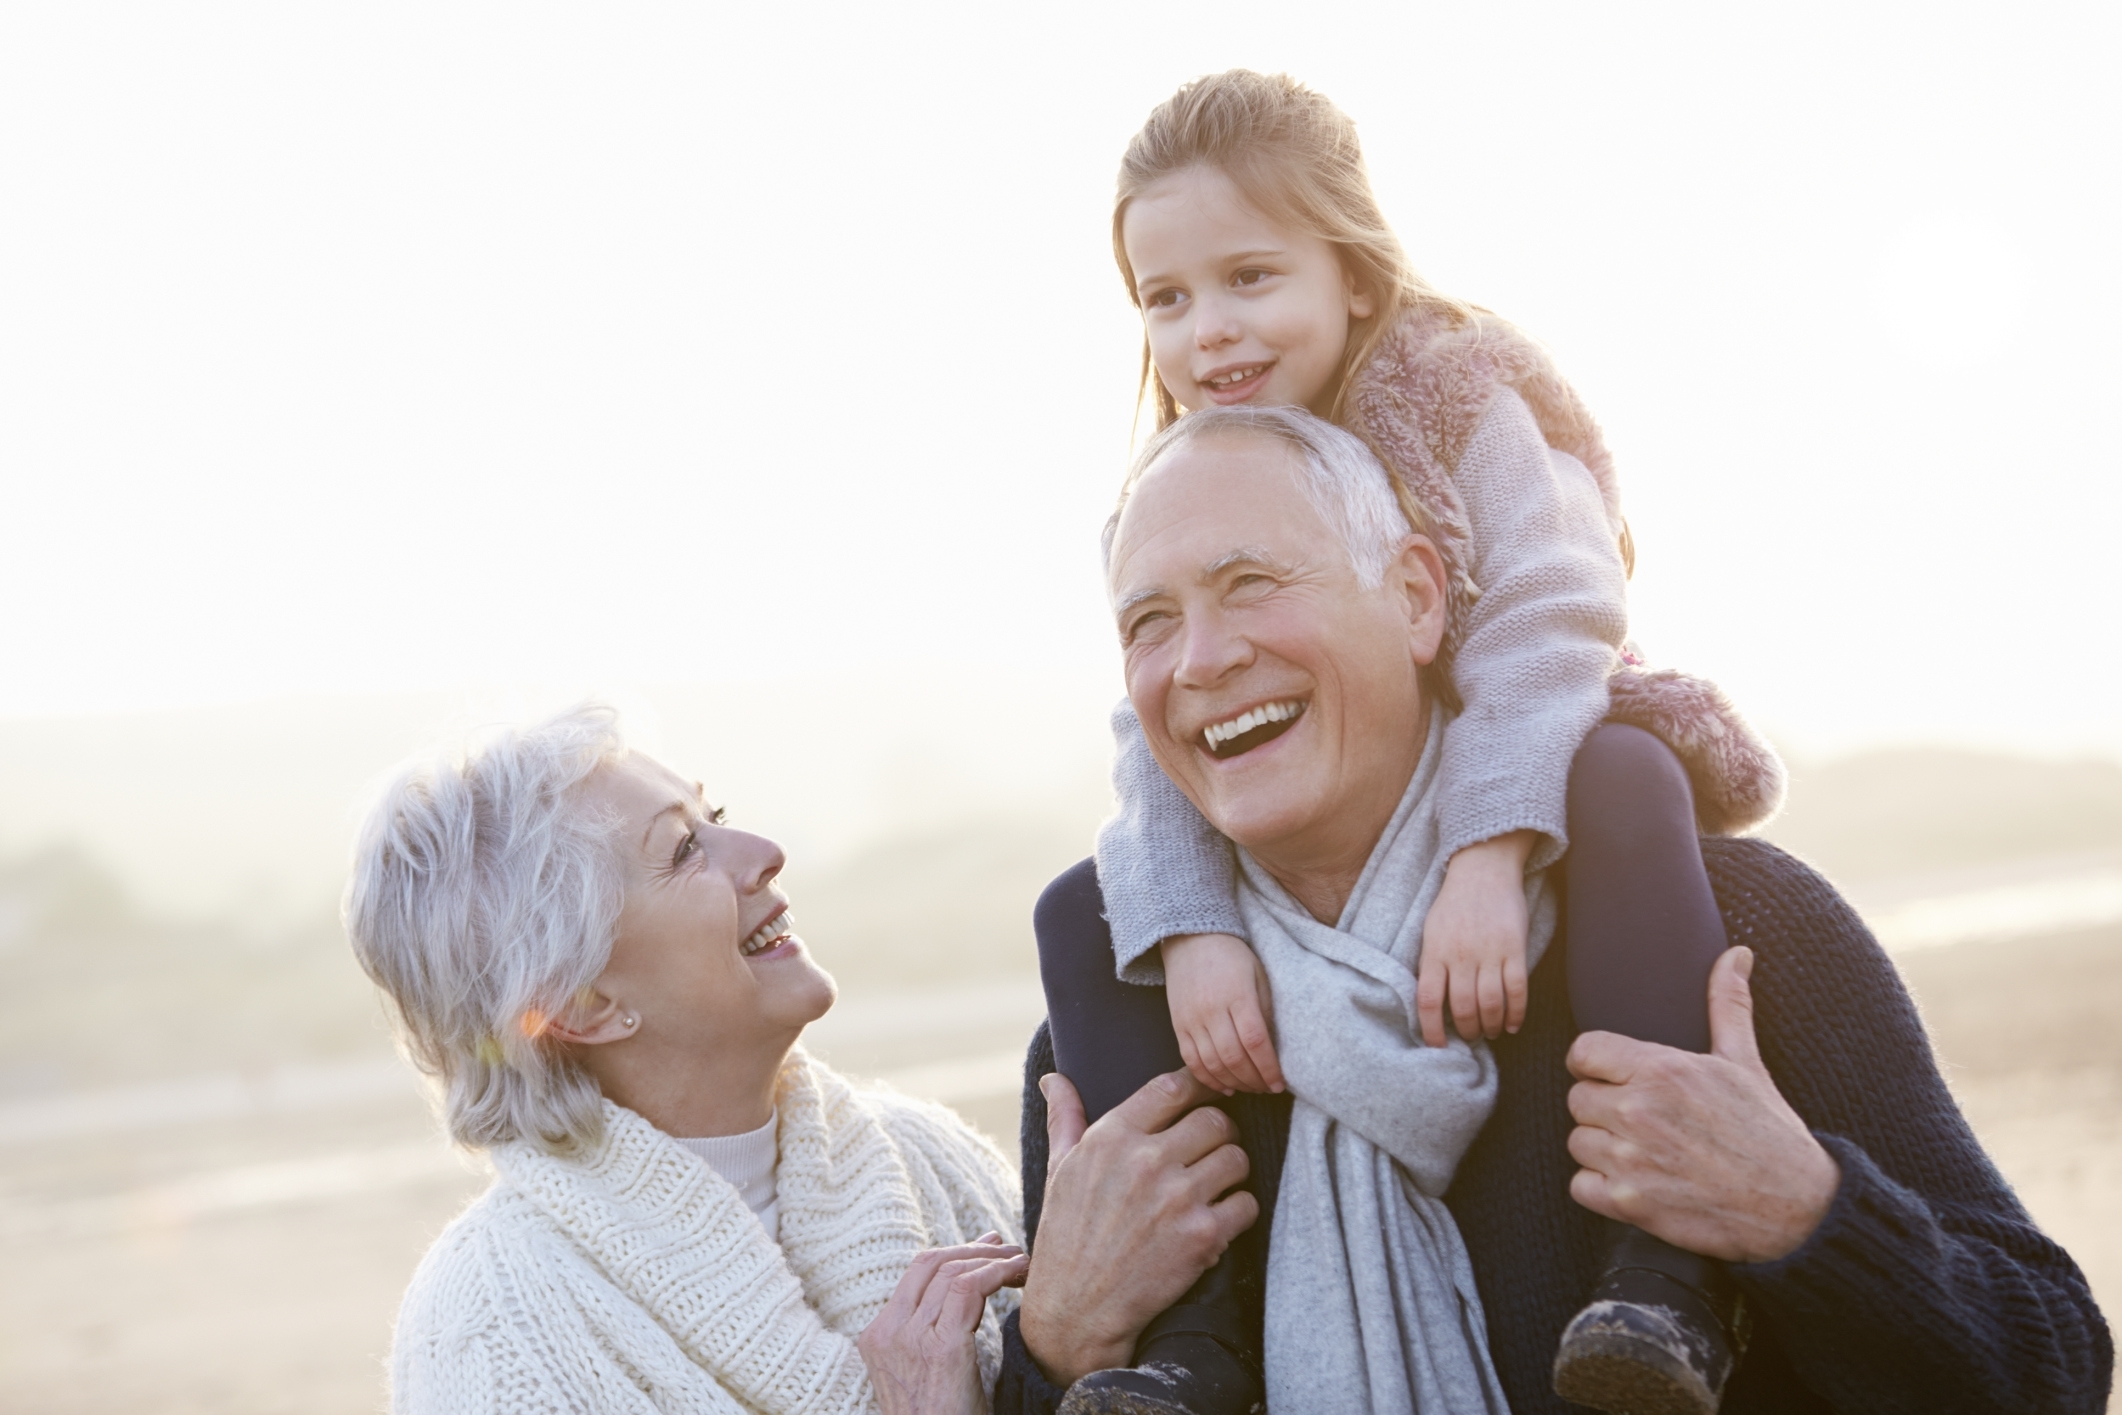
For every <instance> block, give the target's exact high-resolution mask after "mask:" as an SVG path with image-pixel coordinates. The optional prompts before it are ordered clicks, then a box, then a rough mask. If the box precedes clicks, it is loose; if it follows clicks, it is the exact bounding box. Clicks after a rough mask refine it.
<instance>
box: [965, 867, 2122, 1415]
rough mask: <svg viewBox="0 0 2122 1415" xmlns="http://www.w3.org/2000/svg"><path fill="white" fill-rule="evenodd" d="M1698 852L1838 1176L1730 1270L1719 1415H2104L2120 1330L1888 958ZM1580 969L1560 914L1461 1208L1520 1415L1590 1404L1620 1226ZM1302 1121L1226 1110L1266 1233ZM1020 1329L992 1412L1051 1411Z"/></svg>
mask: <svg viewBox="0 0 2122 1415" xmlns="http://www.w3.org/2000/svg"><path fill="white" fill-rule="evenodd" d="M1702 853H1703V859H1704V862H1705V863H1706V864H1707V865H1708V867H1709V876H1710V881H1711V883H1712V884H1713V885H1714V886H1715V888H1716V894H1717V902H1718V905H1719V907H1720V908H1721V910H1722V911H1723V914H1724V925H1725V928H1726V930H1727V931H1728V932H1729V934H1730V936H1731V939H1732V942H1734V943H1744V944H1746V945H1748V946H1749V947H1751V948H1752V949H1753V950H1754V952H1755V955H1756V962H1755V966H1754V974H1753V991H1754V1008H1755V1022H1756V1029H1757V1035H1758V1036H1759V1039H1760V1044H1761V1056H1762V1060H1763V1061H1764V1062H1765V1063H1766V1064H1767V1066H1768V1069H1769V1072H1770V1073H1771V1074H1772V1075H1773V1076H1774V1077H1775V1081H1776V1086H1777V1088H1778V1089H1779V1090H1780V1091H1781V1092H1782V1093H1783V1096H1784V1098H1785V1099H1786V1100H1788V1101H1789V1102H1790V1103H1791V1106H1792V1107H1793V1108H1794V1109H1795V1110H1796V1111H1797V1112H1798V1114H1799V1115H1800V1116H1802V1117H1804V1119H1805V1122H1806V1124H1807V1125H1809V1126H1810V1127H1811V1128H1812V1130H1813V1133H1814V1134H1816V1135H1817V1136H1819V1138H1820V1140H1821V1142H1822V1143H1823V1144H1825V1145H1826V1146H1827V1148H1828V1150H1829V1151H1830V1152H1831V1153H1832V1154H1833V1155H1834V1157H1835V1161H1836V1163H1837V1164H1838V1165H1840V1166H1841V1170H1842V1183H1841V1187H1840V1188H1839V1189H1838V1190H1837V1192H1836V1194H1835V1199H1834V1202H1833V1204H1832V1206H1831V1207H1830V1208H1829V1210H1828V1214H1827V1217H1826V1219H1825V1220H1823V1221H1822V1223H1821V1225H1820V1227H1819V1229H1818V1230H1817V1231H1816V1232H1815V1233H1814V1234H1813V1236H1812V1237H1811V1238H1810V1239H1808V1240H1807V1241H1806V1242H1805V1243H1804V1244H1803V1245H1802V1246H1801V1247H1800V1248H1799V1249H1798V1250H1797V1251H1796V1252H1794V1253H1792V1254H1790V1255H1789V1256H1788V1257H1785V1258H1783V1259H1781V1260H1779V1261H1776V1262H1772V1263H1756V1264H1741V1265H1736V1266H1734V1267H1733V1268H1732V1269H1731V1271H1732V1273H1733V1275H1734V1276H1735V1277H1736V1278H1737V1279H1738V1281H1739V1285H1740V1287H1741V1288H1742V1290H1743V1291H1744V1292H1745V1294H1746V1299H1747V1302H1748V1303H1749V1305H1750V1306H1751V1308H1752V1310H1753V1313H1754V1316H1755V1323H1754V1337H1753V1343H1752V1345H1751V1346H1750V1347H1749V1349H1748V1350H1747V1353H1746V1356H1745V1358H1744V1359H1743V1360H1742V1361H1741V1363H1740V1365H1739V1367H1738V1370H1737V1371H1736V1373H1735V1374H1734V1375H1733V1377H1732V1381H1731V1385H1730V1387H1729V1389H1728V1391H1727V1393H1726V1396H1725V1400H1724V1411H1725V1415H1812V1413H1813V1412H1830V1411H1832V1412H1839V1413H1840V1415H1895V1412H1907V1413H1908V1415H1949V1412H1967V1415H1977V1413H1978V1412H1979V1415H2020V1412H2031V1411H2043V1412H2050V1413H2051V1415H2096V1412H2098V1411H2100V1410H2102V1409H2104V1408H2105V1406H2106V1402H2107V1394H2108V1386H2109V1382H2110V1380H2111V1378H2112V1376H2113V1372H2114V1343H2113V1340H2112V1338H2111V1336H2110V1335H2109V1332H2108V1328H2107V1323H2106V1322H2105V1321H2104V1320H2103V1319H2102V1317H2101V1315H2100V1310H2099V1308H2098V1307H2097V1306H2096V1305H2095V1304H2094V1302H2093V1299H2092V1293H2091V1291H2090V1289H2089V1288H2088V1287H2087V1285H2086V1282H2085V1275H2084V1274H2083V1273H2082V1272H2080V1271H2079V1269H2078V1266H2077V1264H2075V1263H2074V1262H2072V1261H2071V1259H2070V1255H2069V1254H2067V1253H2065V1252H2064V1251H2063V1250H2062V1249H2061V1248H2059V1247H2057V1246H2056V1244H2055V1243H2054V1242H2053V1241H2051V1240H2050V1239H2049V1238H2048V1236H2047V1235H2046V1234H2044V1233H2042V1232H2041V1230H2040V1229H2039V1228H2037V1227H2035V1226H2034V1223H2033V1220H2032V1219H2030V1218H2029V1217H2028V1216H2027V1214H2026V1211H2025V1209H2023V1208H2022V1207H2020V1204H2019V1201H2018V1199H2017V1198H2016V1197H2015V1196H2014V1195H2013V1194H2012V1191H2011V1186H2010V1185H2008V1184H2006V1183H2005V1182H2004V1179H2003V1177H2002V1176H2001V1175H1999V1174H1998V1173H1997V1171H1996V1168H1995V1166H1994V1165H1992V1164H1991V1162H1990V1159H1989V1157H1988V1155H1986V1154H1985V1153H1984V1152H1983V1150H1982V1146H1981V1144H1980V1142H1979V1141H1977V1140H1976V1139H1975V1136H1974V1134H1973V1133H1972V1132H1971V1131H1970V1130H1969V1129H1968V1125H1967V1121H1966V1120H1965V1119H1964V1118H1963V1117H1962V1116H1961V1114H1960V1111H1959V1108H1958V1107H1957V1106H1956V1105H1955V1104H1954V1103H1953V1099H1952V1095H1951V1093H1950V1092H1949V1091H1948V1090H1947V1089H1946V1086H1945V1081H1944V1079H1943V1078H1942V1077H1941V1076H1940V1075H1939V1074H1938V1068H1937V1064H1936V1062H1935V1061H1934V1060H1933V1059H1932V1056H1931V1050H1930V1044H1929V1041H1928V1040H1927V1039H1926V1038H1925V1036H1924V1033H1923V1026H1922V1023H1921V1021H1920V1020H1919V1019H1918V1017H1917V1015H1916V1009H1915V1006H1914V1004H1913V1003H1912V1002H1911V1001H1910V999H1909V996H1908V994H1907V992H1906V991H1905V990H1904V989H1903V988H1902V986H1901V981H1900V978H1899V976H1898V975H1897V974H1896V973H1895V971H1894V966H1893V964H1892V962H1890V961H1889V960H1888V959H1887V957H1886V955H1885V954H1884V953H1882V952H1881V951H1880V950H1879V946H1878V944H1877V943H1876V942H1875V941H1874V940H1873V938H1872V936H1871V934H1870V931H1869V930H1867V929H1866V928H1865V927H1864V925H1863V923H1862V922H1861V921H1860V920H1859V919H1858V918H1857V916H1856V914H1855V912H1854V911H1853V910H1851V908H1850V907H1849V905H1848V903H1847V902H1845V901H1844V900H1843V899H1842V898H1841V897H1840V896H1839V895H1837V894H1836V893H1835V891H1834V889H1833V888H1832V887H1831V886H1830V885H1829V884H1828V883H1827V881H1825V880H1824V879H1822V878H1820V876H1819V875H1817V874H1815V873H1814V872H1813V871H1812V870H1811V869H1809V868H1807V867H1806V866H1805V865H1803V864H1801V863H1799V862H1798V861H1797V860H1794V859H1792V858H1791V857H1790V856H1788V855H1786V854H1784V853H1783V852H1782V851H1780V850H1778V849H1776V848H1775V847H1774V846H1772V845H1768V844H1765V843H1764V842H1761V841H1758V840H1720V839H1705V840H1704V841H1703V842H1702ZM1568 954H1569V948H1568V941H1567V913H1566V911H1565V915H1564V927H1563V930H1562V931H1561V932H1558V933H1557V935H1556V937H1555V941H1554V942H1553V943H1552V944H1550V945H1549V947H1548V951H1547V955H1546V956H1545V957H1544V958H1543V959H1542V960H1541V961H1540V964H1539V966H1538V967H1536V968H1535V969H1534V970H1533V975H1532V992H1531V999H1530V1006H1529V1009H1528V1012H1527V1016H1526V1025H1525V1028H1524V1030H1523V1031H1521V1032H1519V1033H1518V1034H1517V1035H1515V1036H1507V1037H1501V1038H1498V1039H1497V1040H1496V1041H1495V1042H1494V1043H1493V1047H1494V1055H1495V1059H1496V1065H1497V1068H1498V1070H1499V1072H1500V1073H1501V1075H1500V1096H1499V1099H1498V1102H1497V1106H1496V1112H1495V1114H1494V1116H1493V1117H1492V1118H1491V1119H1490V1120H1489V1123H1488V1125H1487V1127H1486V1128H1485V1129H1484V1130H1483V1131H1482V1133H1481V1136H1480V1138H1479V1139H1478V1140H1476V1141H1475V1142H1474V1146H1473V1148H1472V1149H1471V1150H1470V1151H1469V1152H1468V1153H1467V1156H1466V1159H1465V1160H1464V1161H1463V1162H1462V1163H1461V1164H1460V1166H1459V1172H1458V1175H1457V1177H1456V1178H1455V1179H1454V1180H1453V1182H1452V1187H1451V1190H1450V1191H1449V1192H1448V1193H1447V1194H1446V1196H1445V1201H1446V1203H1447V1204H1448V1205H1449V1206H1450V1207H1451V1210H1452V1213H1453V1216H1454V1217H1455V1218H1456V1219H1457V1220H1458V1223H1459V1229H1460V1232H1461V1234H1462V1235H1463V1236H1464V1238H1465V1240H1466V1247H1467V1251H1468V1253H1469V1254H1470V1256H1471V1257H1472V1259H1473V1265H1474V1272H1475V1275H1476V1277H1477V1279H1478V1281H1479V1285H1480V1290H1481V1301H1482V1305H1483V1307H1484V1309H1485V1310H1486V1312H1487V1315H1488V1337H1489V1346H1490V1351H1491V1354H1492V1355H1493V1356H1494V1358H1495V1363H1496V1371H1497V1374H1498V1375H1499V1376H1500V1377H1501V1379H1502V1381H1503V1387H1504V1390H1505V1392H1506V1394H1507V1395H1508V1396H1509V1398H1510V1407H1511V1409H1512V1410H1513V1411H1516V1412H1518V1415H1543V1412H1546V1413H1549V1415H1565V1412H1567V1411H1569V1410H1572V1409H1575V1408H1576V1407H1573V1406H1569V1405H1566V1404H1564V1403H1563V1402H1562V1401H1561V1400H1559V1399H1557V1398H1556V1396H1555V1394H1554V1391H1553V1389H1552V1388H1551V1387H1550V1385H1549V1383H1548V1372H1549V1367H1550V1364H1551V1363H1552V1362H1553V1360H1554V1355H1555V1343H1556V1341H1557V1340H1558V1339H1559V1338H1560V1336H1561V1334H1562V1328H1563V1326H1564V1325H1565V1324H1566V1323H1567V1322H1568V1321H1569V1319H1570V1317H1571V1316H1572V1315H1573V1314H1574V1313H1575V1312H1576V1310H1577V1309H1578V1307H1579V1306H1581V1305H1582V1303H1583V1302H1584V1299H1585V1297H1586V1295H1587V1294H1589V1293H1590V1291H1591V1289H1592V1284H1593V1282H1594V1281H1595V1279H1596V1278H1597V1276H1598V1273H1599V1267H1600V1264H1601V1263H1602V1262H1603V1261H1604V1259H1605V1256H1606V1254H1607V1252H1608V1249H1609V1247H1610V1243H1611V1239H1610V1236H1609V1235H1608V1234H1607V1232H1606V1230H1605V1225H1604V1221H1603V1220H1601V1219H1599V1218H1598V1217H1597V1216H1596V1215H1594V1214H1592V1213H1591V1212H1590V1211H1589V1210H1587V1209H1583V1208H1580V1207H1578V1206H1577V1205H1576V1204H1575V1203H1573V1202H1572V1201H1571V1199H1570V1197H1569V1179H1570V1176H1571V1174H1573V1173H1574V1172H1575V1169H1576V1166H1575V1165H1574V1164H1573V1163H1572V1162H1571V1160H1570V1157H1569V1152H1568V1149H1567V1142H1568V1138H1569V1133H1570V1130H1571V1128H1572V1122H1571V1120H1570V1115H1569V1088H1570V1085H1571V1078H1570V1075H1569V1072H1568V1070H1567V1068H1566V1067H1565V1066H1564V1064H1563V1058H1564V1057H1565V1056H1566V1055H1567V1053H1568V1051H1569V1045H1570V1042H1571V1040H1572V1038H1573V1037H1574V1036H1575V1034H1576V1024H1575V1021H1574V1019H1573V1018H1572V1017H1571V1016H1570V1010H1569V991H1568V987H1567V984H1566V980H1565V975H1566V974H1567V972H1568V967H1569V963H1568ZM1052 1069H1053V1052H1052V1048H1051V1047H1050V1046H1048V1045H1047V1044H1046V1032H1045V1029H1044V1028H1043V1027H1042V1028H1041V1030H1040V1032H1039V1034H1038V1036H1037V1037H1035V1038H1034V1039H1033V1043H1032V1052H1031V1056H1030V1058H1029V1059H1028V1061H1027V1064H1026V1076H1025V1091H1024V1132H1023V1145H1024V1185H1025V1197H1026V1206H1025V1208H1026V1212H1025V1218H1026V1227H1027V1229H1029V1230H1031V1231H1032V1233H1033V1236H1034V1239H1035V1241H1036V1237H1037V1228H1038V1222H1039V1212H1038V1207H1039V1205H1038V1201H1039V1198H1040V1197H1041V1195H1042V1194H1043V1192H1044V1189H1045V1184H1046V1128H1045V1127H1046V1111H1045V1102H1044V1099H1043V1098H1042V1097H1041V1096H1040V1094H1039V1090H1038V1086H1037V1079H1038V1077H1039V1075H1041V1074H1043V1073H1044V1072H1046V1071H1050V1070H1052ZM1289 1113H1290V1111H1289V1098H1288V1097H1287V1096H1244V1095H1241V1096H1239V1097H1238V1098H1237V1100H1236V1102H1235V1103H1234V1105H1233V1106H1232V1114H1233V1116H1234V1117H1235V1118H1236V1119H1237V1121H1238V1123H1239V1125H1240V1126H1241V1128H1242V1129H1243V1130H1244V1133H1245V1142H1246V1148H1247V1150H1248V1151H1249V1152H1250V1153H1251V1155H1252V1161H1253V1184H1254V1186H1255V1189H1256V1191H1257V1192H1258V1194H1259V1197H1260V1201H1261V1211H1262V1212H1263V1213H1265V1214H1269V1215H1272V1214H1273V1213H1274V1211H1275V1199H1276V1187H1277V1184H1278V1182H1279V1178H1280V1174H1281V1169H1282V1147H1283V1141H1284V1139H1285V1137H1286V1136H1287V1135H1288V1132H1289ZM1268 1240H1269V1242H1272V1234H1269V1235H1268ZM1036 1251H1037V1250H1036V1247H1035V1248H1034V1255H1035V1256H1034V1262H1035V1263H1036V1261H1037V1258H1036ZM1006 1331H1007V1338H1008V1345H1007V1347H1006V1359H1005V1362H1004V1367H1003V1371H1002V1377H1001V1381H1000V1384H999V1386H998V1388H997V1392H996V1399H995V1411H996V1415H1034V1412H1038V1413H1039V1415H1043V1412H1046V1411H1050V1410H1052V1409H1053V1408H1054V1405H1055V1403H1056V1402H1057V1401H1058V1399H1059V1397H1060V1394H1061V1392H1059V1391H1058V1390H1056V1389H1055V1388H1054V1387H1053V1386H1052V1385H1051V1384H1050V1383H1049V1382H1047V1381H1046V1380H1045V1378H1044V1377H1043V1376H1042V1375H1041V1373H1040V1372H1039V1369H1038V1367H1037V1366H1036V1365H1035V1364H1034V1363H1033V1362H1032V1360H1031V1358H1030V1356H1029V1354H1028V1353H1027V1352H1026V1351H1025V1349H1024V1344H1023V1340H1022V1338H1021V1336H1019V1335H1018V1333H1017V1329H1016V1322H1015V1320H1014V1318H1012V1319H1010V1320H1009V1321H1008V1322H1007V1323H1006ZM1304 1336H1305V1334H1304V1333H1301V1332H1295V1333H1293V1332H1286V1331H1271V1332H1268V1333H1267V1340H1268V1342H1269V1343H1270V1344H1272V1343H1274V1342H1277V1341H1288V1340H1302V1339H1303V1338H1304Z"/></svg>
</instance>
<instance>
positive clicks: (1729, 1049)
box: [1709, 944, 1762, 1071]
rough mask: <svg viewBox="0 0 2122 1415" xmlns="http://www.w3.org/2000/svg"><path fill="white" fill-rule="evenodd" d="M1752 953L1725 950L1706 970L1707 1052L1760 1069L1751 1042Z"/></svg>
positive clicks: (1758, 1056)
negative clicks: (1707, 1005)
mask: <svg viewBox="0 0 2122 1415" xmlns="http://www.w3.org/2000/svg"><path fill="white" fill-rule="evenodd" d="M1753 974H1754V951H1753V950H1752V949H1751V948H1748V947H1746V946H1745V945H1743V944H1742V945H1740V946H1739V947H1737V948H1727V949H1725V950H1724V954H1723V956H1722V957H1720V958H1718V959H1717V963H1716V966H1715V967H1713V968H1711V969H1710V970H1709V1049H1710V1052H1711V1054H1712V1055H1715V1056H1721V1057H1723V1058H1724V1059H1725V1060H1726V1061H1735V1062H1737V1063H1739V1064H1740V1065H1741V1066H1747V1067H1752V1068H1753V1069H1755V1070H1757V1071H1758V1070H1761V1069H1762V1066H1761V1048H1760V1047H1759V1045H1758V1044H1756V1042H1755V1040H1754V989H1753V984H1752V982H1751V979H1752V978H1753Z"/></svg>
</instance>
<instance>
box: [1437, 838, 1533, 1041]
mask: <svg viewBox="0 0 2122 1415" xmlns="http://www.w3.org/2000/svg"><path fill="white" fill-rule="evenodd" d="M1535 839H1536V836H1535V835H1534V833H1533V832H1532V831H1529V830H1515V831H1512V832H1511V833H1510V834H1509V835H1499V836H1497V837H1496V838H1495V839H1493V840H1484V841H1482V842H1481V843H1480V844H1478V845H1469V846H1467V847H1466V848H1465V849H1464V850H1461V851H1460V852H1459V853H1458V854H1456V855H1454V856H1452V858H1451V863H1450V864H1448V865H1446V866H1445V867H1444V886H1443V888H1441V889H1439V890H1438V891H1437V899H1436V902H1435V903H1433V904H1431V905H1430V906H1429V917H1428V918H1427V919H1425V920H1423V923H1422V966H1421V970H1420V973H1419V975H1418V977H1417V980H1416V990H1415V1006H1416V1011H1417V1013H1418V1014H1419V1015H1420V1017H1421V1020H1422V1040H1423V1042H1424V1043H1425V1044H1426V1045H1429V1046H1433V1047H1440V1046H1443V1045H1444V1041H1445V1036H1444V1012H1445V1008H1446V1006H1447V1005H1449V1007H1450V1009H1451V1014H1452V1023H1453V1025H1455V1026H1456V1027H1458V1029H1459V1035H1460V1036H1462V1037H1464V1038H1466V1039H1467V1040H1468V1041H1472V1040H1473V1039H1474V1038H1475V1037H1477V1036H1485V1037H1488V1038H1490V1039H1493V1038H1495V1037H1496V1036H1498V1035H1500V1034H1501V1033H1503V1032H1515V1031H1517V1030H1518V1029H1519V1028H1520V1027H1522V1026H1524V1025H1525V936H1526V930H1527V928H1528V927H1529V925H1528V923H1527V920H1526V917H1525V862H1526V861H1527V860H1528V859H1530V858H1531V857H1532V851H1533V842H1534V840H1535Z"/></svg>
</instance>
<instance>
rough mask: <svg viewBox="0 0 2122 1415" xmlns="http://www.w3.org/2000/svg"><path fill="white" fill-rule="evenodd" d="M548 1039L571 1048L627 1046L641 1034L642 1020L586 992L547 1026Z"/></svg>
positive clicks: (593, 992)
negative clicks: (605, 1045)
mask: <svg viewBox="0 0 2122 1415" xmlns="http://www.w3.org/2000/svg"><path fill="white" fill-rule="evenodd" d="M545 1031H546V1033H547V1035H549V1036H551V1037H552V1038H554V1039H555V1040H556V1041H561V1042H565V1043H566V1044H567V1045H569V1046H602V1045H604V1044H605V1043H607V1042H623V1041H625V1040H626V1039H627V1038H628V1037H631V1036H635V1035H637V1034H639V1032H640V1031H641V1019H640V1018H639V1017H638V1016H636V1015H635V1014H634V1013H633V1012H632V1011H631V1010H629V1009H628V1008H627V1007H625V1006H624V1005H623V1004H621V1003H620V1002H619V1001H618V999H616V998H610V997H606V996H605V995H604V994H603V993H601V992H598V991H597V990H596V989H595V988H584V989H583V990H582V992H581V993H580V994H579V995H577V997H576V999H575V1001H574V1003H573V1005H572V1006H570V1007H568V1008H566V1009H565V1010H564V1011H562V1012H561V1013H560V1014H559V1015H558V1016H556V1017H554V1018H553V1019H552V1020H551V1021H549V1022H547V1023H546V1024H545Z"/></svg>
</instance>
